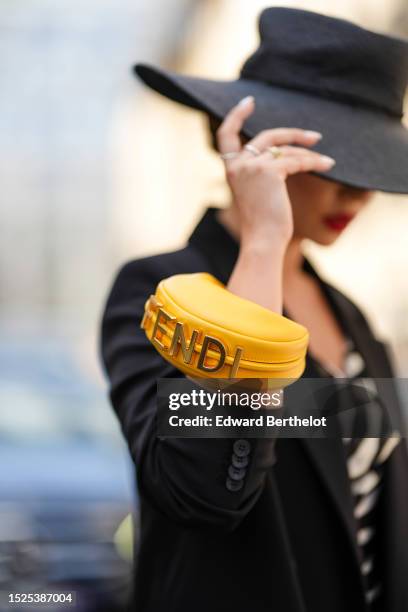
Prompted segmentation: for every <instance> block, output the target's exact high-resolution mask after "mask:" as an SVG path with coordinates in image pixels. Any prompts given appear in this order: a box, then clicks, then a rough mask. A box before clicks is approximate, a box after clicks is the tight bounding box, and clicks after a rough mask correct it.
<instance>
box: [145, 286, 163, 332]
mask: <svg viewBox="0 0 408 612" xmlns="http://www.w3.org/2000/svg"><path fill="white" fill-rule="evenodd" d="M162 306H163V304H161V303H160V302H159V301H158V299H157V298H156V296H155V295H153V294H151V295H150V296H149V298H148V299H147V300H146V304H145V310H144V314H143V318H142V320H141V321H140V327H141V328H142V329H145V328H146V323H147V321H148V320H149V319H151V318H152V316H153V312H152V311H154V310H157V308H160V307H162Z"/></svg>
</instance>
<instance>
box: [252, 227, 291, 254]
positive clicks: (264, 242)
mask: <svg viewBox="0 0 408 612" xmlns="http://www.w3.org/2000/svg"><path fill="white" fill-rule="evenodd" d="M288 244H289V238H288V239H286V238H285V237H284V236H283V235H282V234H281V233H279V232H276V231H265V230H264V229H263V230H262V231H258V232H251V233H244V234H242V235H241V240H240V256H247V257H257V258H260V259H265V260H267V261H270V258H271V257H272V258H273V260H275V261H276V258H277V259H278V260H280V259H282V261H283V259H284V257H285V253H286V249H287V247H288Z"/></svg>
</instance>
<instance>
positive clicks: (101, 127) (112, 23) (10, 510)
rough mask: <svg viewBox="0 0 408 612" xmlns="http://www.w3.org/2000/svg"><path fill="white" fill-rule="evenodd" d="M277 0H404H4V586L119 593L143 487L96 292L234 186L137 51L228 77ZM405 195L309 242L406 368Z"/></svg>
mask: <svg viewBox="0 0 408 612" xmlns="http://www.w3.org/2000/svg"><path fill="white" fill-rule="evenodd" d="M273 4H277V5H280V6H283V5H285V6H292V7H299V8H306V9H310V10H315V11H319V12H324V13H327V14H330V15H334V16H339V17H345V18H349V19H352V20H354V21H356V22H357V23H359V24H361V25H363V26H365V27H368V28H372V29H376V30H379V31H382V32H385V33H393V34H397V35H399V36H408V6H407V4H406V0H388V2H386V3H385V2H383V1H382V0H332V1H331V2H330V4H328V3H327V2H324V1H323V0H322V1H319V0H310V1H306V0H304V1H299V2H284V1H282V0H281V1H280V2H277V3H274V2H261V1H258V0H166V1H165V2H163V1H160V2H159V0H133V1H130V0H122V2H121V3H120V4H118V3H117V2H114V0H98V2H96V1H95V0H88V2H86V3H84V2H78V1H77V0H70V1H69V2H68V1H67V0H60V1H59V2H58V3H55V2H51V1H50V0H41V1H39V0H2V2H1V3H0V29H1V35H0V50H1V53H0V67H1V80H2V88H1V91H2V93H1V96H0V131H1V135H2V138H1V141H0V156H1V163H0V184H1V188H2V196H1V209H0V215H1V218H0V286H1V297H2V299H1V307H0V335H1V338H0V340H1V342H0V591H6V590H14V591H19V590H20V591H21V590H25V591H27V590H29V588H30V586H31V587H33V586H36V587H38V586H45V585H47V586H49V585H53V586H54V587H55V589H56V590H58V589H59V590H61V588H62V586H63V587H64V588H65V590H68V588H70V586H72V588H75V590H77V591H79V592H81V594H82V597H81V598H80V603H78V605H77V608H76V609H77V610H85V611H88V612H89V611H91V610H99V611H100V612H103V610H112V611H113V610H121V609H123V601H124V599H125V597H126V593H127V589H128V585H129V576H130V571H131V550H130V539H129V529H128V526H129V523H128V519H127V518H126V517H127V515H128V514H129V511H130V509H131V508H132V507H134V508H136V511H135V512H136V514H137V498H136V499H135V494H134V493H133V491H132V478H133V475H132V468H131V467H130V464H129V460H128V457H127V452H126V449H125V446H124V444H123V442H122V439H121V436H120V432H119V428H118V426H117V423H116V420H115V418H114V417H113V415H112V413H111V411H110V408H109V404H108V401H107V396H106V384H105V381H104V379H103V376H102V373H101V368H100V363H99V356H98V346H97V336H98V326H99V321H100V316H101V312H102V308H103V304H104V301H105V299H106V295H107V292H108V290H109V287H110V285H111V282H112V279H113V275H114V274H115V272H116V271H117V269H118V267H119V266H120V265H121V264H123V263H124V262H125V261H127V260H129V259H132V258H135V257H139V256H141V255H144V254H148V253H149V254H150V253H154V252H157V251H162V250H167V249H172V248H176V247H179V246H180V245H182V244H183V242H184V241H185V239H186V238H187V236H188V235H189V233H190V231H191V229H192V228H193V226H194V224H195V223H196V221H197V220H198V218H199V217H200V216H201V214H202V211H203V209H204V208H205V207H206V206H207V205H209V204H211V205H218V204H219V205H223V204H226V203H227V193H226V191H225V188H224V184H223V167H222V165H221V163H220V161H219V159H218V158H217V157H216V155H215V154H214V153H212V152H211V151H210V148H209V145H208V143H209V140H208V135H207V132H206V129H205V128H206V123H205V121H204V120H203V117H202V116H201V115H200V113H197V112H195V111H192V110H189V109H187V108H184V107H181V106H178V105H176V104H174V103H172V102H170V101H167V100H166V99H164V98H161V97H160V96H158V95H157V94H154V93H151V92H149V91H148V90H147V89H145V88H144V87H143V86H142V85H141V84H140V83H138V82H137V81H136V80H135V79H134V78H133V76H132V75H131V71H130V68H131V66H132V64H133V63H134V62H135V61H146V62H151V63H157V64H160V65H162V66H163V67H167V68H170V69H175V70H178V71H181V72H186V73H190V74H197V75H202V76H208V77H211V78H226V79H229V78H235V77H236V75H237V74H238V69H239V66H240V64H241V63H242V61H243V60H244V59H245V58H246V56H247V55H248V54H249V53H250V52H251V51H252V49H253V48H254V47H255V45H256V44H257V28H256V17H257V15H258V13H259V12H260V10H261V9H262V8H264V7H266V6H271V5H273ZM158 176H160V177H161V178H160V181H158V180H157V177H158ZM405 200H407V198H406V197H400V196H385V195H381V194H380V195H378V196H377V197H376V200H375V201H374V202H373V204H372V205H371V206H370V208H369V209H368V210H367V211H365V212H364V213H363V215H362V216H361V218H359V219H358V220H357V221H356V222H355V223H354V224H353V226H352V227H351V228H350V229H349V230H348V232H346V234H345V235H344V236H342V237H341V238H340V240H339V241H338V242H337V243H336V245H335V246H333V247H330V248H317V247H316V246H312V245H309V247H308V250H309V253H310V257H311V258H312V259H313V261H314V262H315V264H316V265H317V267H318V268H319V269H320V270H321V271H322V272H323V273H324V274H325V276H326V277H327V278H329V279H330V280H332V281H334V282H335V283H336V284H337V285H338V286H340V287H341V288H342V289H343V290H345V291H346V292H347V293H348V294H349V295H351V296H352V297H353V298H354V299H355V300H356V301H357V302H358V303H359V304H360V305H361V306H362V307H363V309H364V310H365V312H366V313H367V314H368V316H369V318H370V320H371V321H372V323H373V325H374V327H375V329H376V331H377V333H378V335H379V336H381V337H382V338H383V339H385V340H387V341H388V342H389V343H390V344H391V347H392V351H393V353H394V357H395V360H396V364H397V367H398V372H399V374H400V376H405V377H406V376H408V325H407V317H406V313H407V311H408V282H407V273H406V270H407V268H408V248H407V245H406V228H407V226H408V202H407V201H405ZM175 219H177V222H175ZM169 227H170V228H171V231H170V232H169ZM356 238H358V240H356ZM123 521H124V522H123ZM136 524H137V522H136ZM0 605H1V604H0ZM4 609H5V610H7V609H8V608H7V607H5V608H4ZM14 609H16V608H14ZM24 609H27V608H26V607H25V608H24ZM37 609H38V608H37ZM55 609H57V608H55ZM1 610H2V608H1V607H0V611H1Z"/></svg>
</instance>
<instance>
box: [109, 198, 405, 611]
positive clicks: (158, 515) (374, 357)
mask: <svg viewBox="0 0 408 612" xmlns="http://www.w3.org/2000/svg"><path fill="white" fill-rule="evenodd" d="M237 254H238V245H237V243H236V242H235V241H234V240H233V239H232V238H231V237H230V235H229V234H228V233H227V232H226V231H225V229H224V228H223V227H222V226H221V225H220V224H219V223H218V222H217V220H216V217H215V209H209V210H208V211H207V212H206V214H205V215H204V217H203V219H202V221H201V222H200V223H199V225H198V226H197V228H196V229H195V231H194V233H193V234H192V236H191V238H190V240H189V242H188V246H187V247H186V248H184V249H182V250H180V251H177V252H172V253H166V254H164V255H158V256H153V257H147V258H145V259H141V260H138V261H132V262H130V263H128V264H126V265H125V266H124V267H123V268H122V269H121V270H120V272H119V275H118V277H117V278H116V280H115V283H114V286H113V288H112V291H111V293H110V296H109V299H108V302H107V305H106V310H105V313H104V317H103V324H102V356H103V361H104V364H105V367H106V371H107V374H108V377H109V380H110V393H111V401H112V405H113V407H114V409H115V412H116V414H117V416H118V418H119V420H120V423H121V426H122V429H123V433H124V435H125V437H126V439H127V441H128V444H129V449H130V452H131V455H132V458H133V460H134V463H135V466H136V472H137V486H138V490H139V494H140V517H141V525H140V531H139V533H138V540H137V546H136V549H137V550H136V555H137V556H136V564H135V592H134V603H133V606H132V610H135V611H137V612H184V611H186V612H191V611H194V612H209V611H211V612H241V611H242V612H243V611H245V612H247V611H248V610H250V611H253V612H329V611H330V612H345V611H346V610H347V611H356V612H365V611H366V610H367V607H366V604H365V601H364V597H363V588H362V583H361V578H360V572H359V563H358V551H357V548H356V544H355V526H354V523H353V515H352V504H351V498H350V492H349V483H348V477H347V473H346V466H345V461H344V455H343V448H342V441H341V439H330V440H327V439H282V440H279V441H278V443H277V446H276V448H274V442H273V441H272V440H270V439H251V440H247V450H248V451H249V459H250V462H249V466H248V469H247V474H246V478H245V481H244V486H243V488H241V489H240V490H239V491H230V490H228V488H227V487H226V477H227V470H228V466H229V465H230V462H231V455H232V452H233V445H234V440H233V439H177V438H172V439H170V438H168V439H158V438H157V437H156V433H155V409H156V397H155V395H156V379H157V378H164V377H176V376H182V374H181V373H180V372H179V371H178V370H176V369H175V368H173V367H172V366H171V365H170V364H169V363H167V362H166V361H165V360H164V359H162V358H161V357H160V355H159V354H158V353H157V352H156V350H155V349H154V348H153V347H152V345H151V344H150V343H149V341H148V340H147V339H146V337H145V334H144V332H143V331H142V330H141V329H140V328H139V322H140V319H141V317H142V313H143V307H144V303H145V300H146V298H147V297H148V296H149V295H150V294H151V293H153V292H154V289H155V287H156V285H157V283H158V282H159V281H160V280H161V279H162V278H165V277H167V276H170V275H172V274H178V273H188V272H198V271H208V272H210V273H212V274H214V276H216V277H218V278H219V279H220V280H221V281H223V282H224V283H226V282H227V281H228V277H229V275H230V273H231V271H232V268H233V265H234V262H235V260H236V257H237ZM306 265H308V264H306ZM308 266H309V271H310V273H314V274H315V272H314V271H313V269H312V268H311V267H310V265H308ZM319 280H320V279H319ZM320 282H321V286H322V288H323V290H324V291H325V293H326V296H327V298H328V299H329V300H330V302H331V304H332V307H333V308H334V310H335V312H336V313H337V316H338V319H339V321H340V323H341V324H342V325H343V327H344V328H345V330H346V331H347V333H348V334H349V335H350V336H351V338H352V339H353V340H354V342H355V344H356V346H357V348H358V349H359V350H360V351H361V353H362V355H363V356H364V358H365V360H366V364H367V368H368V372H369V374H370V376H374V377H391V376H392V371H391V367H390V363H389V359H388V357H387V354H386V351H385V348H384V345H383V344H381V343H380V342H378V341H377V340H375V338H374V337H373V334H372V332H371V331H370V329H369V327H368V325H367V322H366V320H365V319H364V317H363V315H362V314H361V312H360V311H359V310H358V309H357V307H356V306H355V305H354V304H353V303H352V302H351V301H350V300H349V299H347V298H346V297H345V296H344V295H343V294H341V293H339V292H338V291H337V290H335V289H334V288H332V287H331V286H329V285H328V284H326V283H324V282H323V281H321V280H320ZM313 367H314V366H313V362H312V360H311V359H310V358H308V360H307V368H306V373H305V375H308V376H315V377H316V376H318V374H317V373H316V372H314V371H313ZM381 392H382V391H381V389H380V393H381ZM383 400H384V401H385V402H387V403H388V404H390V402H391V403H392V404H393V408H395V406H396V404H397V399H396V396H393V394H391V396H390V394H389V393H386V392H385V391H384V397H383ZM380 511H381V512H380V525H379V531H380V532H381V534H382V550H381V557H380V558H381V561H382V564H383V567H382V574H383V581H384V598H383V602H382V606H381V609H382V610H384V612H407V611H408V588H407V585H408V580H407V578H408V460H407V452H406V446H405V444H404V443H400V444H399V446H398V447H397V449H396V450H395V451H394V453H393V455H392V457H391V459H390V460H389V461H388V463H387V466H386V474H385V478H384V485H383V489H382V497H381V501H380Z"/></svg>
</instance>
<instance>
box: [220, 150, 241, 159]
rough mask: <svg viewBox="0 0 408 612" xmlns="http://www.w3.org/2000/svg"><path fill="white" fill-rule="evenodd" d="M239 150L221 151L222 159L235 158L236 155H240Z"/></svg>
mask: <svg viewBox="0 0 408 612" xmlns="http://www.w3.org/2000/svg"><path fill="white" fill-rule="evenodd" d="M238 155H239V152H238V151H231V152H230V153H221V154H220V157H221V159H224V160H227V159H235V158H236V157H238Z"/></svg>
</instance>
